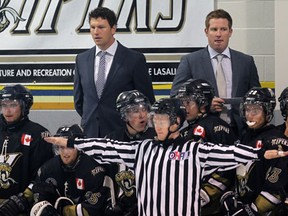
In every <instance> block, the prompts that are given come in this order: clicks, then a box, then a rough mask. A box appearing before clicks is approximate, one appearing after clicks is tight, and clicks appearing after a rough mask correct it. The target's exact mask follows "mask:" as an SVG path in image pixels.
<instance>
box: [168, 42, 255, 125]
mask: <svg viewBox="0 0 288 216" xmlns="http://www.w3.org/2000/svg"><path fill="white" fill-rule="evenodd" d="M230 54H231V65H232V97H243V96H244V95H245V94H246V92H248V90H249V89H250V88H252V87H256V86H257V87H258V86H260V82H259V76H258V71H257V68H256V65H255V62H254V59H253V57H252V56H250V55H246V54H244V53H241V52H238V51H236V50H233V49H230ZM188 79H205V80H207V81H209V82H210V84H211V85H212V86H213V88H214V90H215V95H216V96H218V88H217V84H216V78H215V74H214V70H213V66H212V63H211V59H210V55H209V52H208V47H206V48H204V49H201V50H198V51H196V52H193V53H190V54H188V55H185V56H183V57H182V59H181V61H180V64H179V66H178V69H177V73H176V75H175V77H174V80H173V85H172V89H171V93H170V94H171V96H174V95H176V93H177V91H178V89H179V88H180V86H181V85H182V84H183V83H184V82H185V81H187V80H188ZM230 117H231V120H232V121H234V123H235V124H237V125H238V124H241V123H240V122H241V121H242V120H241V119H240V117H239V106H232V109H231V115H230ZM239 121H240V122H239Z"/></svg>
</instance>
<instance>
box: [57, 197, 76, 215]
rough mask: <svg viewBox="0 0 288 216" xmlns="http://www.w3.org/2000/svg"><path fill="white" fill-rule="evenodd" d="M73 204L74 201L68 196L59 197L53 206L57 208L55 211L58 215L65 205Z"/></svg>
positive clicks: (61, 212)
mask: <svg viewBox="0 0 288 216" xmlns="http://www.w3.org/2000/svg"><path fill="white" fill-rule="evenodd" d="M69 205H74V202H73V201H72V200H71V199H69V198H68V197H59V198H58V199H57V200H56V202H55V205H54V208H55V209H57V212H58V213H59V214H60V215H63V210H64V208H65V207H66V206H69Z"/></svg>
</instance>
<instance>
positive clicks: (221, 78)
mask: <svg viewBox="0 0 288 216" xmlns="http://www.w3.org/2000/svg"><path fill="white" fill-rule="evenodd" d="M222 59H223V55H222V54H219V55H217V61H218V63H217V69H216V81H217V88H218V93H219V97H220V98H226V97H227V93H226V89H227V87H226V79H225V75H224V71H223V67H222Z"/></svg>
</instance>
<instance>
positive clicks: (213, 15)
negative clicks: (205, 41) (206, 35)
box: [205, 9, 233, 29]
mask: <svg viewBox="0 0 288 216" xmlns="http://www.w3.org/2000/svg"><path fill="white" fill-rule="evenodd" d="M219 18H223V19H227V20H228V26H229V29H231V28H232V24H233V21H232V17H231V16H230V14H229V13H228V12H227V11H225V10H223V9H217V10H214V11H211V12H210V13H209V14H208V15H207V16H206V20H205V27H206V29H208V28H209V21H210V20H211V19H219Z"/></svg>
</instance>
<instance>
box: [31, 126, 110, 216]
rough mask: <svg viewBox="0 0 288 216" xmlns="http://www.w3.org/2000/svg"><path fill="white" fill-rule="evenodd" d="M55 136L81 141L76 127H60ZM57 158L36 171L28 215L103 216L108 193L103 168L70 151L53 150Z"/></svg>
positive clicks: (67, 149) (78, 129) (80, 132)
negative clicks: (31, 204) (31, 202)
mask: <svg viewBox="0 0 288 216" xmlns="http://www.w3.org/2000/svg"><path fill="white" fill-rule="evenodd" d="M55 136H60V137H66V138H68V137H74V138H75V137H78V138H83V137H84V133H83V131H82V128H80V126H78V125H72V126H70V127H68V126H63V127H60V128H59V129H58V130H57V133H56V135H55ZM57 154H59V155H58V156H56V157H54V158H52V159H51V160H49V161H47V162H46V163H45V164H44V165H42V166H41V167H40V169H39V170H38V174H37V178H36V181H35V183H34V185H33V187H32V191H33V193H34V201H35V205H34V206H33V207H32V210H31V215H39V216H47V215H55V216H56V215H61V216H62V215H63V216H74V215H75V216H76V215H83V216H89V215H99V216H101V215H104V213H105V209H106V204H107V203H106V202H107V199H108V195H109V196H110V193H109V189H108V188H107V187H103V183H104V177H105V175H106V171H105V168H104V167H103V166H101V165H100V164H98V163H97V162H96V161H95V160H93V159H92V158H91V157H89V156H88V155H86V154H84V153H83V152H79V151H78V150H77V149H74V148H65V147H64V148H63V147H58V148H57Z"/></svg>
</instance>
